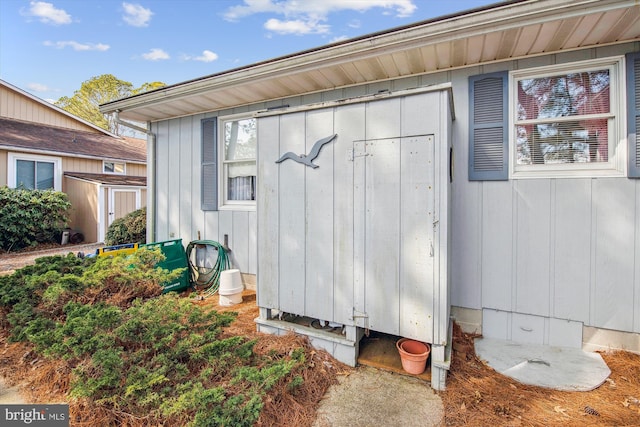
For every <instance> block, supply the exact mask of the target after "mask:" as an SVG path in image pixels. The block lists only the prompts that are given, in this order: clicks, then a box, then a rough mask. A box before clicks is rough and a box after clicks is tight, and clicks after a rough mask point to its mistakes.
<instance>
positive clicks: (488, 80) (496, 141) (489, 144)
mask: <svg viewBox="0 0 640 427" xmlns="http://www.w3.org/2000/svg"><path fill="white" fill-rule="evenodd" d="M507 77H508V72H507V71H502V72H498V73H489V74H482V75H478V76H471V77H469V180H470V181H485V180H486V181H504V180H507V179H509V163H508V162H509V138H508V126H509V118H508V108H507V96H508V89H507Z"/></svg>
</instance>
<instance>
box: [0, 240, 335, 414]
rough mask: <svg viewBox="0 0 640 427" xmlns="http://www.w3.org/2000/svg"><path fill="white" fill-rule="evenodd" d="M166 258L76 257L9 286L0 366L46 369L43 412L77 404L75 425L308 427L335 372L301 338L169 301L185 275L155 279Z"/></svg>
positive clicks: (4, 294)
mask: <svg viewBox="0 0 640 427" xmlns="http://www.w3.org/2000/svg"><path fill="white" fill-rule="evenodd" d="M162 256H163V255H162V254H161V252H160V251H159V250H147V249H143V250H139V251H137V252H136V253H135V254H134V255H132V256H129V257H124V256H116V257H99V258H92V259H79V258H78V257H74V256H73V255H72V254H69V255H68V256H66V257H62V256H54V257H45V258H39V259H38V260H37V261H36V264H35V265H32V266H28V267H25V268H22V269H20V270H17V271H16V272H15V273H14V274H12V275H10V276H0V326H1V329H2V339H3V340H4V341H5V342H6V345H5V347H6V348H7V347H8V348H11V350H12V351H11V352H8V351H7V350H5V357H4V358H3V359H2V360H0V362H3V363H7V362H9V363H13V364H16V362H18V364H20V365H25V366H24V367H25V369H27V366H28V367H29V368H31V369H28V370H31V371H32V372H31V378H33V377H34V375H33V369H38V371H39V375H38V376H37V378H34V379H33V380H34V381H37V383H38V384H39V387H41V391H42V393H43V394H44V401H45V402H51V398H52V396H56V395H57V396H58V398H62V399H63V400H65V401H67V402H69V403H70V414H71V424H72V425H92V426H95V425H129V426H142V425H193V426H208V425H211V426H214V425H215V426H221V425H226V426H251V425H256V424H258V425H270V424H271V425H278V424H280V425H282V420H281V418H280V417H281V415H279V414H278V412H281V413H282V414H284V413H287V414H288V416H289V417H291V416H292V415H293V419H295V418H296V413H298V414H303V415H298V416H299V417H301V418H302V419H306V420H307V421H306V422H303V423H302V425H304V424H307V425H308V420H309V419H311V417H309V416H308V415H304V414H308V412H309V410H310V411H314V409H315V404H316V403H317V401H318V400H319V399H320V398H321V397H322V395H323V394H324V391H325V390H326V388H327V387H328V386H329V384H331V382H332V380H333V381H334V380H335V372H334V373H329V372H328V370H329V369H330V367H331V365H324V364H322V363H321V356H320V355H319V354H318V353H317V352H315V351H313V350H312V349H311V347H310V346H309V345H308V342H306V341H305V340H303V339H301V338H297V337H293V336H291V337H283V338H280V339H278V338H279V337H265V339H263V340H262V339H259V338H258V337H257V335H255V336H246V335H238V334H232V333H229V331H228V327H229V326H230V325H231V324H232V322H233V321H234V319H235V318H236V313H234V312H218V311H216V310H211V309H210V308H208V307H207V305H205V304H202V303H196V302H195V300H194V299H193V298H190V297H189V296H188V295H178V294H176V293H167V294H161V293H162V287H161V286H160V285H158V283H164V282H166V281H169V280H172V277H171V276H177V275H178V274H180V271H178V270H176V271H174V272H167V271H166V270H164V271H163V270H161V269H156V268H154V266H155V265H156V264H157V263H158V262H159V261H161V260H162ZM225 328H227V330H226V332H225ZM7 353H9V354H7ZM21 353H22V356H21V357H20V358H19V361H18V360H15V359H16V357H15V356H18V355H20V354H21ZM11 354H13V356H14V357H13V359H12V360H9V359H11V357H10V356H11ZM316 364H319V367H321V368H322V370H319V369H315V370H314V367H315V366H316ZM335 366H336V367H337V364H336V365H335ZM313 372H316V373H317V374H314V375H311V374H312V373H313ZM5 375H6V372H5ZM317 389H319V392H317V391H316V390H317ZM309 390H311V391H309ZM310 396H311V397H310ZM297 398H299V399H300V400H301V402H303V403H296V402H295V400H296V399H297ZM310 401H311V402H310ZM265 405H266V406H267V408H265ZM279 405H287V406H289V407H294V409H295V406H296V405H297V406H300V408H299V409H298V410H297V411H296V410H292V409H288V410H286V411H283V410H282V408H280V407H279ZM264 414H267V415H266V416H265V415H264Z"/></svg>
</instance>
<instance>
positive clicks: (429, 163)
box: [399, 98, 446, 342]
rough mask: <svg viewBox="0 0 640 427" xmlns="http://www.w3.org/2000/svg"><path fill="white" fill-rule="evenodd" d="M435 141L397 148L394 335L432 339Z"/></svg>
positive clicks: (412, 140)
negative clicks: (396, 332)
mask: <svg viewBox="0 0 640 427" xmlns="http://www.w3.org/2000/svg"><path fill="white" fill-rule="evenodd" d="M423 99H424V98H423ZM416 111H421V110H416ZM427 117H437V115H430V116H427ZM422 122H423V123H424V121H422ZM434 144H435V142H434V137H433V135H428V136H421V137H408V138H403V139H402V147H401V152H400V165H401V168H402V174H401V176H400V215H399V216H400V218H401V224H400V234H399V236H400V266H399V267H400V271H399V288H400V289H399V297H400V301H399V313H400V318H399V324H400V328H399V335H400V336H403V337H410V338H416V339H417V338H421V339H423V340H425V341H428V342H433V339H432V336H431V334H429V333H425V331H429V330H431V329H432V325H433V321H434V316H433V313H434V304H435V303H436V297H435V295H436V292H435V291H436V284H437V283H438V281H436V280H434V277H435V271H434V261H435V248H436V247H437V246H436V243H435V236H434V228H435V227H436V223H435V220H436V212H435V191H436V189H435V166H436V165H435V161H434V159H435V147H434ZM445 185H446V184H445ZM425 279H426V280H425ZM425 308H426V309H425Z"/></svg>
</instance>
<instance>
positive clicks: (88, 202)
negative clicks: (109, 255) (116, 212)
mask: <svg viewBox="0 0 640 427" xmlns="http://www.w3.org/2000/svg"><path fill="white" fill-rule="evenodd" d="M64 181H65V188H66V190H65V191H66V193H67V195H68V196H69V200H70V201H71V215H70V226H71V227H72V228H73V229H74V230H79V231H80V232H82V234H83V235H84V240H85V242H97V241H98V184H95V183H92V182H87V181H81V180H78V179H71V178H65V179H64Z"/></svg>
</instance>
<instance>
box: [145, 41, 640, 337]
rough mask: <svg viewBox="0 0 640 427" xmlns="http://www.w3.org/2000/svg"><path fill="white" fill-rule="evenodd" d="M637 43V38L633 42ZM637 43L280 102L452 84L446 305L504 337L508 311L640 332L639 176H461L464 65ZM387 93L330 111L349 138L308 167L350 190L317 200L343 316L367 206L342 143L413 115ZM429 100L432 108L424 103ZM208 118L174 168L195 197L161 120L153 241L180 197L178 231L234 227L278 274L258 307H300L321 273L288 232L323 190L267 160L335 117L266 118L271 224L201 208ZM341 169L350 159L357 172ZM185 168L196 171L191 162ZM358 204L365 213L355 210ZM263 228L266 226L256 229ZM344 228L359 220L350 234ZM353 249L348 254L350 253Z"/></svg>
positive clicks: (265, 188) (250, 262)
mask: <svg viewBox="0 0 640 427" xmlns="http://www.w3.org/2000/svg"><path fill="white" fill-rule="evenodd" d="M637 46H638V45H637V43H636V45H635V48H636V49H637ZM630 47H633V46H632V45H622V46H610V47H602V48H598V49H592V50H588V51H582V52H568V53H563V54H557V55H549V56H539V57H535V58H527V59H521V60H518V61H512V62H503V63H494V64H490V65H487V66H484V67H472V68H468V69H459V70H455V71H451V72H447V73H437V74H432V75H424V76H420V77H411V78H407V79H399V80H397V81H389V82H381V83H378V84H376V85H361V86H354V87H349V88H345V89H341V90H335V91H329V92H325V93H316V94H312V95H307V96H303V97H296V98H291V99H285V100H281V101H278V105H281V104H288V105H290V106H295V105H304V104H308V103H312V102H319V101H327V100H331V99H341V98H346V97H353V96H358V95H364V94H371V93H374V92H375V91H377V90H379V89H392V90H394V89H398V88H406V87H413V86H427V85H432V84H436V83H440V82H444V81H451V82H452V85H453V97H454V104H455V110H456V120H455V121H454V122H453V125H452V132H453V145H454V180H453V184H452V200H451V205H450V208H451V214H452V224H451V241H450V243H451V260H450V265H451V276H450V280H451V282H450V289H451V292H452V295H451V303H452V305H456V306H460V307H466V308H471V309H485V312H486V313H492V314H488V315H487V316H485V320H484V321H485V323H486V324H487V325H493V326H492V327H497V328H499V329H500V330H501V334H502V333H503V332H504V336H507V335H508V336H511V335H512V332H511V329H512V327H513V328H519V327H520V326H521V325H520V326H519V324H516V323H517V322H516V323H513V321H512V320H510V319H511V318H510V317H509V316H508V315H507V314H508V313H520V314H523V315H528V316H532V317H533V316H540V317H546V316H548V317H551V318H552V319H551V320H550V321H548V322H546V323H545V325H544V328H546V329H545V330H548V331H549V336H550V337H562V336H563V335H565V334H564V333H563V332H562V331H560V329H562V327H560V326H558V324H559V323H558V321H557V319H562V321H565V320H567V321H571V322H569V323H568V324H569V325H570V328H569V329H571V330H574V328H575V324H574V323H575V322H584V324H585V325H588V326H594V327H601V328H610V329H618V330H622V331H628V332H640V181H639V180H630V179H627V178H606V179H602V178H600V179H588V178H580V179H556V180H549V179H538V180H527V181H524V180H519V181H513V180H511V181H503V182H470V181H468V178H467V170H468V130H467V127H468V85H467V79H468V76H469V75H472V74H480V73H486V72H492V71H501V70H509V69H518V68H526V67H534V66H540V65H548V64H552V63H559V62H567V61H572V60H581V59H587V58H596V57H603V56H609V55H618V54H623V53H625V52H626V51H629V49H630ZM389 101H391V102H395V101H392V100H389ZM385 102H386V101H385ZM385 102H380V103H372V104H371V106H370V107H367V109H368V110H367V112H366V114H367V117H366V119H365V105H364V104H354V105H350V106H343V107H341V109H340V113H339V114H336V115H335V117H334V118H333V121H334V122H333V128H334V129H335V130H334V132H335V133H338V134H339V136H340V141H341V143H336V144H334V145H333V146H332V147H328V146H327V147H325V148H324V150H327V149H329V150H328V151H326V152H324V151H323V155H326V154H328V153H331V155H332V157H333V159H334V160H333V161H334V164H335V166H333V167H332V166H326V163H324V164H323V166H321V168H320V169H319V170H316V171H314V172H320V173H324V172H328V171H332V176H331V177H328V178H327V177H324V175H323V177H324V178H323V179H325V180H326V179H328V180H329V181H327V182H333V183H336V182H344V183H345V187H347V188H349V189H350V190H349V191H343V192H342V193H340V195H335V196H334V198H333V199H332V201H331V205H332V207H331V209H329V212H327V211H326V210H321V211H319V212H315V213H314V216H313V218H314V223H315V222H317V223H318V224H324V222H322V221H333V223H334V228H333V230H332V232H331V236H332V237H331V239H332V241H333V245H334V247H335V252H334V253H333V256H332V257H329V258H327V266H328V267H327V270H329V269H332V270H333V275H334V276H333V288H332V292H333V295H334V300H335V301H336V302H335V305H334V307H333V315H334V316H335V318H336V319H339V320H338V321H341V322H342V323H348V320H349V319H350V318H351V315H352V313H351V310H352V309H353V308H355V309H356V310H357V311H360V310H362V311H363V310H364V307H362V306H361V305H359V304H360V301H363V300H364V274H365V272H364V259H361V258H358V257H359V253H358V252H357V251H355V249H354V247H356V246H358V245H360V246H362V247H363V246H364V238H365V236H364V230H360V229H359V228H358V227H355V226H354V219H353V218H354V217H359V216H361V217H364V215H365V212H364V207H365V203H364V200H359V197H364V196H362V195H363V194H364V192H363V191H361V190H362V186H363V185H364V184H365V180H364V166H362V168H361V167H360V166H359V165H360V164H361V163H358V162H355V163H354V164H353V165H351V164H350V163H349V164H347V161H346V160H345V159H346V149H347V147H346V146H345V145H344V144H343V142H344V141H363V140H365V139H369V138H373V137H375V138H386V137H395V136H397V135H398V134H397V130H396V131H394V130H392V129H393V126H395V125H394V124H393V123H400V121H402V123H403V124H402V127H404V126H411V125H412V124H414V123H416V124H417V121H415V122H414V121H413V120H414V119H410V120H408V121H407V119H408V118H410V116H409V115H408V114H405V113H402V114H400V115H399V116H398V115H397V114H396V113H395V112H394V111H396V109H394V108H390V107H391V104H385ZM373 104H375V105H373ZM263 107H264V106H255V108H253V107H252V108H251V109H254V110H256V109H260V108H263ZM429 107H431V106H429ZM422 108H426V107H419V109H422ZM397 110H399V109H397ZM392 115H395V116H394V117H392ZM203 117H204V116H193V117H191V118H189V120H190V122H191V123H190V125H189V126H190V127H191V136H190V137H187V136H185V134H184V132H182V133H181V134H180V135H179V137H178V139H185V138H186V140H188V139H189V138H190V141H191V142H190V144H191V153H190V154H188V155H190V156H191V167H190V169H189V168H188V167H187V166H186V163H184V164H183V163H180V165H179V166H180V169H181V170H180V174H181V175H183V174H184V175H185V176H188V177H189V179H190V186H189V187H188V188H190V189H189V190H186V192H187V193H188V194H189V196H190V197H189V200H186V199H185V198H183V197H181V195H180V194H179V192H180V191H182V189H181V188H179V186H175V185H174V186H172V187H171V189H170V188H169V171H170V169H169V162H170V158H172V157H175V158H178V159H179V158H180V156H181V155H187V154H183V153H179V151H180V148H179V145H178V144H173V143H172V144H171V146H169V144H168V139H169V134H170V132H169V127H174V126H176V125H177V124H178V121H171V122H170V123H169V122H162V123H158V124H154V129H155V131H156V133H157V135H158V158H157V162H158V195H157V205H158V223H157V224H158V233H159V237H161V238H168V233H169V232H170V221H171V220H170V218H171V217H172V215H174V212H173V211H174V210H175V209H176V206H175V205H178V204H179V205H181V206H182V207H181V208H180V209H181V210H180V213H179V214H178V215H179V216H181V215H186V214H188V212H189V211H190V213H191V215H192V219H191V225H190V226H189V225H188V221H186V220H179V221H178V224H179V227H180V228H181V229H180V230H179V236H189V238H195V236H196V232H197V231H198V230H199V231H202V238H213V239H216V238H221V236H223V235H224V234H229V236H230V245H233V246H235V245H238V248H242V249H238V251H242V252H243V255H242V256H241V257H240V256H239V258H241V259H242V261H241V262H242V263H243V264H244V263H246V264H247V265H246V266H245V265H242V266H241V269H242V270H243V271H244V272H249V273H251V272H255V271H257V270H258V269H259V270H260V271H259V277H258V281H259V282H266V283H269V282H274V283H281V286H283V287H282V288H280V289H278V288H276V289H273V288H271V287H264V288H263V287H261V286H260V283H259V285H258V289H259V292H258V300H259V305H261V306H265V307H276V306H277V301H278V299H282V300H283V301H289V302H288V303H287V307H292V306H293V304H296V303H300V304H305V301H308V300H309V298H311V297H312V296H311V295H306V294H304V292H303V291H301V290H300V288H299V287H296V286H298V285H299V283H301V281H304V280H307V279H309V278H311V277H315V276H314V275H313V274H312V272H311V271H307V268H306V266H305V263H304V262H302V263H297V264H296V263H295V262H291V261H290V260H289V258H288V257H287V255H288V254H292V253H295V251H296V250H302V248H303V247H304V246H302V245H301V243H300V242H298V241H295V239H293V238H292V237H295V236H296V235H297V234H292V233H298V230H299V225H301V223H300V221H301V219H300V216H299V215H300V214H301V212H303V211H304V209H305V206H306V205H305V203H306V201H305V196H304V193H305V190H306V191H308V192H313V193H314V194H315V193H317V191H326V189H325V188H320V186H316V183H311V182H309V183H307V182H306V181H305V173H308V171H305V170H304V169H307V168H304V167H302V166H300V165H297V164H295V165H294V166H297V167H288V166H289V165H287V167H280V168H278V172H274V168H272V167H267V168H265V167H264V165H265V164H266V162H269V165H270V166H271V163H272V162H274V161H275V159H277V158H278V157H279V156H280V155H281V154H282V153H284V152H286V151H294V152H295V153H303V152H307V151H308V149H309V147H307V146H304V145H303V144H304V140H305V136H307V135H308V136H309V138H312V136H311V135H314V134H313V132H315V131H313V130H312V129H314V126H318V129H323V130H324V129H325V128H324V127H323V126H329V124H327V123H323V124H322V125H320V124H313V122H309V123H306V122H305V120H304V119H303V118H302V114H301V115H300V117H297V116H296V115H295V114H288V115H285V116H282V117H277V116H274V117H263V118H260V126H259V130H258V131H259V141H260V143H259V144H260V147H259V156H260V157H259V159H258V162H259V167H258V174H259V176H258V186H259V190H258V197H260V198H261V199H260V200H261V203H262V206H263V208H264V209H270V210H272V211H273V212H274V215H277V216H278V217H279V218H280V220H279V221H280V222H279V225H280V227H281V229H280V232H277V230H278V228H277V227H275V228H274V227H272V226H271V225H272V224H270V223H266V222H264V221H263V220H262V218H261V216H260V215H257V214H256V212H249V213H248V214H247V213H244V214H240V216H239V218H242V219H239V221H240V222H238V221H236V217H235V215H236V213H233V212H232V213H229V212H202V211H200V204H199V201H200V166H199V165H200V143H201V142H200V120H201V119H202V118H203ZM182 120H186V119H182ZM365 128H366V133H365ZM327 129H328V127H327ZM274 132H275V133H274ZM278 132H281V133H282V136H280V134H278ZM317 132H319V133H320V132H321V131H320V130H318V131H317ZM328 133H329V132H327V134H328ZM171 136H172V138H174V137H175V136H177V134H176V133H174V132H173V131H172V132H171ZM313 137H314V138H315V136H313ZM312 139H313V138H312ZM277 141H281V144H282V145H278V142H277ZM355 145H356V148H358V145H357V144H355ZM348 148H351V146H349V147H348ZM186 151H189V150H186ZM287 162H291V161H290V160H287V161H286V162H285V163H287ZM285 163H283V164H282V165H281V166H284V165H285ZM345 165H351V166H352V167H353V170H349V169H348V168H346V167H344V166H345ZM184 168H187V169H189V170H188V171H185V170H183V169H184ZM172 176H173V175H172ZM307 176H308V175H307ZM181 179H182V178H181ZM280 182H288V183H290V185H288V188H289V190H288V193H287V194H286V195H284V197H285V199H282V200H280V199H274V198H273V197H271V196H272V195H273V194H274V192H275V191H276V189H277V188H278V186H279V185H280V184H279V183H280ZM352 186H353V188H352V189H351V187H352ZM318 189H319V190H318ZM320 194H322V193H320ZM177 200H179V201H180V202H179V203H178V202H177ZM322 200H324V199H322ZM312 203H315V202H312ZM358 207H360V208H361V209H362V210H361V211H359V210H358ZM351 211H353V212H354V214H353V216H349V215H347V214H346V213H348V212H351ZM316 214H317V215H316ZM331 218H333V219H331ZM318 221H320V222H318ZM239 224H248V225H247V230H246V232H244V233H243V230H242V228H243V226H240V225H239ZM182 228H187V229H184V230H183V229H182ZM189 228H190V229H189ZM256 229H257V230H259V236H258V237H257V235H256V231H255V230H256ZM349 230H353V232H352V234H350V231H349ZM185 240H186V239H185ZM240 240H242V242H240ZM233 246H232V249H234V248H233ZM269 251H270V252H276V253H279V256H280V263H281V264H282V265H284V268H283V269H282V271H281V272H279V271H278V270H277V269H269V268H268V266H266V264H263V263H259V262H258V260H259V258H260V257H262V256H263V254H264V253H265V252H269ZM351 252H353V253H354V256H353V257H348V256H345V254H349V253H351ZM325 255H326V254H325V253H323V252H322V250H321V248H320V247H315V246H310V247H309V248H308V249H307V257H309V256H314V257H315V256H320V257H323V256H325ZM258 264H259V265H258ZM285 264H286V265H285ZM279 274H283V277H279ZM327 279H328V277H327V276H321V277H318V280H322V281H323V283H324V281H326V280H327ZM261 289H263V290H261ZM265 289H268V290H265ZM279 294H282V295H279ZM325 296H326V295H325ZM525 318H526V316H525ZM516 320H517V321H518V322H519V321H520V320H522V319H521V317H518V316H517V319H516ZM537 321H538V322H539V320H537ZM355 322H357V324H358V325H360V326H365V324H364V321H363V320H362V319H360V318H356V319H355ZM507 323H508V324H507ZM525 326H526V325H525ZM538 326H539V325H538ZM565 329H566V328H565ZM556 330H558V331H560V332H557V331H556ZM554 331H556V332H554ZM554 339H557V338H554ZM549 341H551V338H550V339H549Z"/></svg>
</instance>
